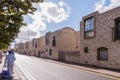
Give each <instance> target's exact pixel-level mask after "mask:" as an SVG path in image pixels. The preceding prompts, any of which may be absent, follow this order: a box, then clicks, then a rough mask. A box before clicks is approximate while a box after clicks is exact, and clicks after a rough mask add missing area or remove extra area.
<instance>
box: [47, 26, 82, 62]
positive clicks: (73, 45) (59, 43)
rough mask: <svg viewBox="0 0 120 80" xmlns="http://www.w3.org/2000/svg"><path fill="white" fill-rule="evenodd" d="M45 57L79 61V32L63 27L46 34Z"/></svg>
mask: <svg viewBox="0 0 120 80" xmlns="http://www.w3.org/2000/svg"><path fill="white" fill-rule="evenodd" d="M45 40H46V57H47V58H50V59H55V60H61V61H69V62H77V63H78V61H79V44H80V43H79V42H80V37H79V32H77V31H75V30H74V29H72V28H69V27H65V28H63V29H61V30H57V31H54V32H48V33H47V34H46V38H45Z"/></svg>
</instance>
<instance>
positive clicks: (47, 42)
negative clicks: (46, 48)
mask: <svg viewBox="0 0 120 80" xmlns="http://www.w3.org/2000/svg"><path fill="white" fill-rule="evenodd" d="M48 44H49V35H48V34H46V45H48Z"/></svg>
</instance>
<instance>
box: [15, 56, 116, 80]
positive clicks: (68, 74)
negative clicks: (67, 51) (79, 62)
mask: <svg viewBox="0 0 120 80" xmlns="http://www.w3.org/2000/svg"><path fill="white" fill-rule="evenodd" d="M15 63H16V65H17V67H18V68H19V69H20V70H21V72H22V73H23V75H27V76H28V77H29V78H30V79H29V78H28V80H115V79H111V78H109V77H104V76H100V75H97V74H92V73H89V72H85V71H83V70H80V69H77V68H72V67H69V66H65V65H61V64H56V63H54V62H50V61H49V60H47V59H41V58H37V57H32V56H25V55H19V54H16V61H15Z"/></svg>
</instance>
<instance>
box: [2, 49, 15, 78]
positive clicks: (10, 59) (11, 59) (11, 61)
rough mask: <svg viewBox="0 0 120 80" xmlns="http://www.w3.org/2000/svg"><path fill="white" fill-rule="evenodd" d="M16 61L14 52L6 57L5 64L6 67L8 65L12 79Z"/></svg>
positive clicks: (10, 52)
mask: <svg viewBox="0 0 120 80" xmlns="http://www.w3.org/2000/svg"><path fill="white" fill-rule="evenodd" d="M15 60H16V58H15V53H14V51H13V50H9V51H8V55H6V58H5V62H4V67H6V65H7V69H8V71H9V72H10V76H11V77H12V74H13V66H14V61H15Z"/></svg>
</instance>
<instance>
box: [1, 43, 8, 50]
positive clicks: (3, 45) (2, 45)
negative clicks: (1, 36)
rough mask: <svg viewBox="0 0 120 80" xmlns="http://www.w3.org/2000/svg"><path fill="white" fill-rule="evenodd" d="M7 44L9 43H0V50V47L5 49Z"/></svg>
mask: <svg viewBox="0 0 120 80" xmlns="http://www.w3.org/2000/svg"><path fill="white" fill-rule="evenodd" d="M8 46H9V45H7V44H4V43H1V44H0V50H1V49H7V48H8Z"/></svg>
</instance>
